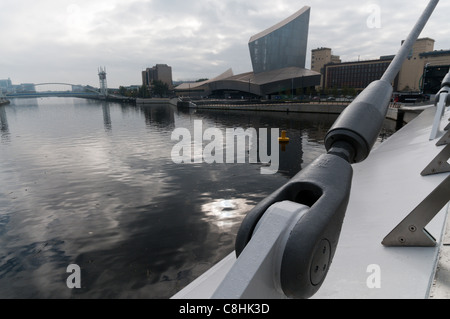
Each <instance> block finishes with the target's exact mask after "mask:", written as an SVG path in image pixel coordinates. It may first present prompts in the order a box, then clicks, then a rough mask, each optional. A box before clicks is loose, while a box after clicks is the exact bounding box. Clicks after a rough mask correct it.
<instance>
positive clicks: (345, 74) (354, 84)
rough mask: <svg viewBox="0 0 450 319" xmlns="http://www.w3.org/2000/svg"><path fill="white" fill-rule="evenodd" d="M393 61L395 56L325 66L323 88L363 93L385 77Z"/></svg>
mask: <svg viewBox="0 0 450 319" xmlns="http://www.w3.org/2000/svg"><path fill="white" fill-rule="evenodd" d="M393 59H394V56H386V57H381V58H380V59H378V60H369V61H358V62H346V63H337V64H335V63H331V64H327V65H325V66H324V76H323V85H322V87H324V88H328V89H343V88H352V89H356V90H357V91H362V90H364V89H365V88H366V87H367V86H368V85H369V84H370V83H372V82H373V81H376V80H379V79H380V78H381V77H382V76H383V74H384V72H385V71H386V69H387V68H388V67H389V65H390V64H391V62H392V60H393Z"/></svg>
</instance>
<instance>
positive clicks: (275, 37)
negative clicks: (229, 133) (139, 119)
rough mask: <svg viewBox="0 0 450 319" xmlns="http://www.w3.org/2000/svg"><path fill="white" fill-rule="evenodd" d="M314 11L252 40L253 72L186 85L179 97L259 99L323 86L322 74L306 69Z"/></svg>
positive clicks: (304, 11) (295, 16)
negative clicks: (311, 18) (240, 97)
mask: <svg viewBox="0 0 450 319" xmlns="http://www.w3.org/2000/svg"><path fill="white" fill-rule="evenodd" d="M310 11H311V8H310V7H307V6H305V7H303V8H302V9H301V10H299V11H297V12H296V13H294V14H293V15H291V16H290V17H288V18H287V19H284V20H283V21H281V22H280V23H277V24H276V25H274V26H272V27H270V28H268V29H266V30H265V31H262V32H260V33H258V34H256V35H254V36H252V37H251V38H250V41H249V44H248V45H249V49H250V56H251V60H252V66H253V72H247V73H242V74H238V75H233V73H232V70H231V69H230V70H228V71H227V72H225V73H224V74H222V75H220V76H218V77H216V78H214V79H212V80H208V81H204V82H199V83H185V84H182V85H180V86H178V87H177V88H176V89H175V90H176V91H177V93H178V94H179V95H189V96H207V95H217V96H221V95H223V96H226V95H240V94H242V95H256V96H268V97H270V96H271V95H276V94H280V93H282V92H290V94H294V92H298V91H303V92H304V88H307V87H314V86H317V85H319V84H320V79H321V74H320V73H318V72H315V71H311V70H307V69H305V63H306V51H307V44H308V32H309V16H310Z"/></svg>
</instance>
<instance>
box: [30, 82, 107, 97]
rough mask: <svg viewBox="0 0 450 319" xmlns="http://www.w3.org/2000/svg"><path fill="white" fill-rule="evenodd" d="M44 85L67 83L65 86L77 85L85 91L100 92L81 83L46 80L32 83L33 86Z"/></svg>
mask: <svg viewBox="0 0 450 319" xmlns="http://www.w3.org/2000/svg"><path fill="white" fill-rule="evenodd" d="M44 85H67V86H71V87H73V86H77V87H80V88H83V89H84V90H86V91H90V92H93V93H97V94H98V95H100V92H99V91H98V90H96V89H93V88H92V89H91V88H89V87H87V86H84V85H81V84H71V83H63V82H48V83H35V84H34V86H35V87H36V86H44Z"/></svg>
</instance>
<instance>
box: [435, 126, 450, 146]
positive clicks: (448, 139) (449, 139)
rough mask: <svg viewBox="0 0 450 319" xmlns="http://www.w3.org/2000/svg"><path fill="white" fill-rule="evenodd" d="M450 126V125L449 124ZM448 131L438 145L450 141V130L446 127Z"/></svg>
mask: <svg viewBox="0 0 450 319" xmlns="http://www.w3.org/2000/svg"><path fill="white" fill-rule="evenodd" d="M449 126H450V125H449ZM446 131H447V133H445V134H444V136H442V138H441V139H440V140H439V141H438V142H437V143H436V146H442V145H447V144H449V143H450V131H448V129H447V128H446Z"/></svg>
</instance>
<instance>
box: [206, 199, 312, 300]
mask: <svg viewBox="0 0 450 319" xmlns="http://www.w3.org/2000/svg"><path fill="white" fill-rule="evenodd" d="M308 210H309V207H308V206H305V205H301V204H298V203H294V202H291V201H283V202H278V203H275V204H273V205H272V206H270V207H269V209H268V210H267V212H266V214H264V216H263V217H262V218H261V221H260V222H259V223H258V225H257V227H256V229H255V231H254V235H253V237H252V240H251V241H250V242H249V243H248V245H247V246H246V247H245V249H244V251H243V252H242V253H241V255H240V256H239V257H238V258H237V260H236V262H235V263H234V265H233V267H232V268H231V270H230V271H229V272H228V274H227V275H226V277H225V278H224V280H223V281H222V282H221V284H220V285H219V287H218V288H217V290H216V291H215V293H214V294H213V296H212V298H213V299H224V298H225V299H230V298H231V299H249V298H250V299H254V298H257V299H286V298H287V297H286V295H285V294H284V293H283V291H282V288H281V283H280V272H281V269H280V268H281V260H282V256H283V253H284V249H285V245H286V241H287V239H288V237H289V235H290V232H291V230H292V228H293V226H295V224H296V223H297V221H298V220H299V219H301V218H302V217H303V216H304V215H305V213H307V212H308Z"/></svg>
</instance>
